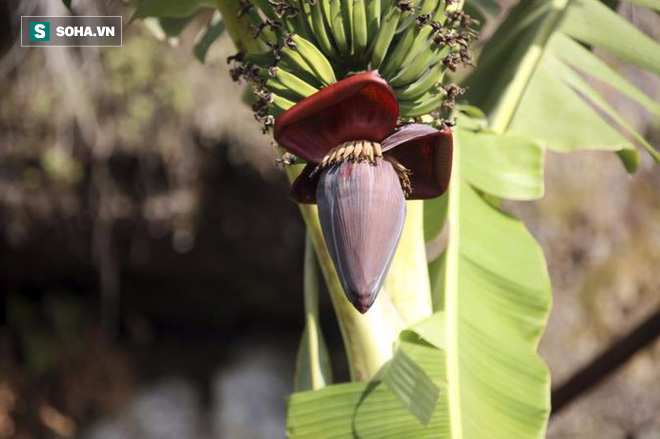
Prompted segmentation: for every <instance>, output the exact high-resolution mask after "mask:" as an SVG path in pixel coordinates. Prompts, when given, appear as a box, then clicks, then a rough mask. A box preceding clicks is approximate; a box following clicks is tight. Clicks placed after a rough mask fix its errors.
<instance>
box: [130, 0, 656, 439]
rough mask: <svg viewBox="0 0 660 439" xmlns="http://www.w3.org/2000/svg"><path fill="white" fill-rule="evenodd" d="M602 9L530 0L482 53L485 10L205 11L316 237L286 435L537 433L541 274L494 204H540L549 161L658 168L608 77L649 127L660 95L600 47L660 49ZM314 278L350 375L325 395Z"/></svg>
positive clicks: (591, 0)
mask: <svg viewBox="0 0 660 439" xmlns="http://www.w3.org/2000/svg"><path fill="white" fill-rule="evenodd" d="M170 3H171V2H169V1H164V2H162V3H160V6H159V7H162V8H165V7H166V6H168V5H169V4H170ZM182 3H185V4H186V5H187V7H186V8H183V6H182ZM607 3H610V4H606V3H605V2H601V1H599V0H521V1H519V2H517V3H516V4H515V5H514V6H513V7H512V8H511V9H510V10H509V11H508V15H507V17H506V19H505V20H504V21H503V22H502V23H501V24H500V25H499V27H498V29H497V30H496V32H495V33H494V35H493V36H492V37H491V38H490V39H489V40H488V41H487V42H486V43H485V44H484V45H481V46H476V43H475V40H476V37H477V36H478V35H479V31H478V29H479V27H480V25H481V24H482V23H483V21H484V20H487V19H489V17H491V16H493V15H494V14H497V13H498V10H499V8H498V6H497V3H496V2H494V1H492V0H472V1H468V2H466V3H465V4H464V2H463V1H459V0H217V3H215V4H213V5H212V6H213V7H215V8H217V10H218V11H219V12H220V16H221V20H222V22H223V23H224V27H225V28H226V29H227V32H228V33H229V35H230V37H231V38H232V39H233V41H234V42H235V44H236V47H237V49H238V52H237V53H236V55H235V56H232V57H230V60H229V62H230V63H231V64H232V70H231V73H232V77H233V78H234V79H236V80H239V81H241V80H243V81H246V82H247V83H248V84H250V89H251V91H252V92H253V95H254V98H253V109H254V111H255V117H256V118H257V120H258V121H259V122H260V123H261V125H262V129H263V130H264V132H265V133H269V132H273V135H274V139H275V140H276V141H277V142H278V144H279V146H281V149H282V155H281V158H280V162H282V163H284V164H286V165H287V166H286V167H285V169H286V172H287V175H288V176H289V178H290V180H291V182H292V189H291V198H292V199H293V200H294V201H296V202H298V203H299V206H300V211H301V214H302V216H303V219H304V220H305V224H306V226H307V229H308V244H307V246H306V252H307V254H306V258H305V282H304V286H305V297H304V302H305V317H306V318H305V329H304V333H303V336H302V340H301V343H300V348H299V353H298V359H297V367H296V372H295V373H296V380H295V382H296V393H294V394H293V395H291V396H290V397H289V398H288V400H287V432H286V433H287V435H288V436H289V437H292V438H352V437H353V438H354V437H360V438H379V439H382V438H424V437H429V438H431V437H433V438H451V439H463V438H466V439H472V438H541V437H544V436H545V429H546V425H547V421H548V416H549V413H550V377H549V373H548V370H547V367H546V365H545V364H544V362H543V361H542V359H541V358H540V357H539V355H538V353H537V346H538V342H539V339H540V337H541V335H542V333H543V330H544V328H545V326H546V322H547V317H548V313H549V310H550V306H551V287H550V280H549V276H548V272H547V268H546V262H545V259H544V256H543V252H542V250H541V248H540V246H539V245H538V243H537V242H536V241H535V239H534V238H533V237H532V236H531V234H530V233H529V232H528V231H527V229H526V228H525V226H524V225H523V224H522V222H520V221H519V220H517V219H516V218H515V217H514V216H513V215H512V214H511V213H509V212H507V211H506V210H505V209H504V208H503V204H502V201H503V200H505V199H510V200H534V199H538V198H540V197H542V196H543V165H544V155H545V152H546V151H547V150H548V149H551V150H556V151H562V152H570V151H575V150H580V149H594V150H607V151H614V152H616V153H617V154H618V156H619V157H620V159H621V161H622V163H623V165H624V166H625V168H626V169H627V170H628V171H629V172H630V173H633V172H634V171H635V170H636V169H637V167H638V165H639V162H640V154H639V152H638V148H641V149H643V150H646V151H647V152H648V155H649V156H650V157H651V158H652V159H653V160H655V161H656V162H658V161H660V153H658V151H657V150H655V149H654V148H653V146H652V145H650V144H649V142H648V141H647V140H645V139H644V137H643V136H642V135H641V134H639V133H638V132H637V131H636V130H635V129H634V127H633V126H632V125H631V124H629V123H628V122H627V121H626V120H625V119H624V117H623V116H622V115H621V114H619V112H618V111H617V110H616V109H615V108H613V107H612V105H611V104H609V103H608V102H607V100H606V99H605V98H604V96H603V95H602V93H601V92H600V91H599V90H600V88H599V86H602V85H604V86H607V87H610V88H614V89H615V90H617V91H619V92H621V93H623V94H625V95H627V96H628V97H629V98H631V99H633V100H634V101H636V102H637V103H639V104H640V105H641V106H643V107H644V108H646V109H647V110H649V112H650V113H651V114H653V115H654V116H656V117H659V116H660V105H659V104H658V103H657V102H655V101H654V100H653V99H651V98H649V97H648V96H646V95H645V94H644V93H643V92H642V91H640V90H639V89H638V88H637V87H635V86H634V85H633V84H631V83H630V82H629V81H627V80H626V79H625V78H624V77H622V76H621V75H620V74H619V73H617V71H616V70H615V69H614V68H612V67H611V66H609V65H608V64H607V63H605V62H604V61H602V60H601V59H600V58H598V57H597V56H596V55H595V54H594V52H593V49H594V48H598V49H600V50H602V51H605V52H608V53H609V54H611V55H613V56H614V57H618V58H619V59H621V60H622V61H625V62H628V63H632V64H635V65H637V66H639V67H641V68H643V69H646V70H648V71H649V72H651V73H653V74H656V75H660V44H658V43H657V42H655V41H653V40H652V39H650V38H649V37H648V36H646V35H645V34H643V33H642V32H641V31H640V30H638V29H637V28H635V26H633V25H632V24H631V23H629V22H628V21H626V20H625V19H624V18H623V17H621V16H619V15H617V13H616V12H615V10H613V9H612V8H611V6H612V5H611V3H612V2H607ZM630 3H640V4H643V5H644V6H646V7H649V8H654V9H656V10H659V9H660V3H659V2H657V1H655V0H643V1H642V0H631V1H630ZM154 4H155V3H154V2H153V1H150V0H142V1H141V2H140V1H138V6H137V11H138V15H140V16H149V15H159V14H156V13H152V12H145V11H146V10H148V7H149V6H153V5H154ZM145 5H146V6H145ZM175 6H176V8H175V9H176V11H181V10H183V9H185V13H183V12H177V13H176V14H179V15H186V14H190V13H193V12H194V11H196V10H197V8H204V7H209V6H210V4H209V3H208V2H207V1H193V0H189V1H188V2H177V3H176V5H175ZM177 8H178V9H177ZM468 12H469V14H468ZM176 14H174V13H172V15H175V16H176ZM470 14H472V15H473V16H474V17H476V18H477V19H475V18H472V17H471V15H470ZM160 15H161V16H162V15H167V14H165V13H162V14H160ZM214 20H215V21H213V22H210V23H209V29H210V28H211V27H212V26H213V25H217V23H218V22H219V21H218V20H219V18H218V16H216V17H215V18H214ZM213 38H214V37H213V36H211V37H207V39H206V40H207V42H210V41H212V40H213ZM205 47H208V45H206V46H205ZM473 51H474V52H477V51H478V52H479V54H480V55H479V57H478V59H477V60H476V61H475V60H474V59H473V55H472V52H473ZM457 71H458V72H459V74H457V73H456V72H457ZM465 72H467V74H465ZM452 81H453V82H456V83H457V84H453V83H452ZM466 90H467V92H466ZM457 101H458V104H457V103H456V102H457ZM317 268H320V272H321V273H322V275H323V280H324V282H325V285H326V286H327V290H328V291H329V294H330V297H331V300H332V304H333V307H334V310H335V314H336V317H337V322H338V324H339V327H340V329H341V333H342V336H343V340H344V345H345V349H346V354H347V359H348V362H349V369H350V372H351V382H349V383H332V374H331V371H330V368H329V361H328V353H327V351H326V349H325V344H324V341H323V337H322V334H321V330H320V326H319V323H318V320H319V319H318V306H317V302H318V291H319V285H318V278H317V276H316V273H317Z"/></svg>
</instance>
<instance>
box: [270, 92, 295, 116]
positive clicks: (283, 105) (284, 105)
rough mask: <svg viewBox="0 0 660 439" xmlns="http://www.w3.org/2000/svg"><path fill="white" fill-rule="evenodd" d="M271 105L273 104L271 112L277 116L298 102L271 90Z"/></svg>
mask: <svg viewBox="0 0 660 439" xmlns="http://www.w3.org/2000/svg"><path fill="white" fill-rule="evenodd" d="M270 105H271V107H270V113H271V114H272V115H273V116H275V117H277V116H279V115H281V114H282V113H284V112H285V111H286V110H288V109H289V108H291V107H293V106H294V105H296V103H295V102H293V101H291V100H289V99H287V98H285V97H283V96H280V95H278V94H275V93H272V92H271V101H270Z"/></svg>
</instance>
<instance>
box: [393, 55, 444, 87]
mask: <svg viewBox="0 0 660 439" xmlns="http://www.w3.org/2000/svg"><path fill="white" fill-rule="evenodd" d="M435 46H436V47H429V48H427V49H425V50H423V51H422V52H421V53H419V54H418V55H417V57H415V59H413V60H412V61H411V62H409V63H408V64H404V65H403V66H402V68H401V70H399V72H398V73H397V74H396V75H394V76H393V77H391V78H390V79H388V81H387V82H389V84H390V85H391V86H392V87H402V86H404V85H406V84H411V83H413V82H415V81H416V80H417V79H419V78H420V77H421V76H422V75H423V74H424V72H425V71H426V69H427V68H428V66H429V65H431V64H433V63H434V61H436V62H441V61H442V57H443V56H444V54H445V53H447V52H449V48H447V47H442V48H440V47H438V46H437V45H435Z"/></svg>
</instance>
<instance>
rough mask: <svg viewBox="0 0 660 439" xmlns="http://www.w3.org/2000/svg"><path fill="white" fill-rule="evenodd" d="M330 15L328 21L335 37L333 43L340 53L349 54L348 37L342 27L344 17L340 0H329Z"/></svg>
mask: <svg viewBox="0 0 660 439" xmlns="http://www.w3.org/2000/svg"><path fill="white" fill-rule="evenodd" d="M330 2H331V3H330V17H326V18H328V22H329V23H330V30H331V31H332V36H333V37H334V39H335V45H336V46H337V50H338V51H339V53H341V54H342V55H348V54H349V50H350V48H349V39H348V38H347V34H346V29H345V27H344V17H343V15H342V11H341V0H330Z"/></svg>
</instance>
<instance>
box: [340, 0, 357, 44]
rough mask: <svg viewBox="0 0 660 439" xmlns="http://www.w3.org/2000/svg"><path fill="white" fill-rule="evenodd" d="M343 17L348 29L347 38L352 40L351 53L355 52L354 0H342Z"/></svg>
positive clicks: (345, 26) (345, 27)
mask: <svg viewBox="0 0 660 439" xmlns="http://www.w3.org/2000/svg"><path fill="white" fill-rule="evenodd" d="M341 9H342V16H343V17H342V18H343V19H344V29H346V39H347V40H348V41H349V42H350V45H349V48H350V50H349V54H351V55H353V54H354V53H355V31H354V30H353V26H354V24H353V0H342V8H341Z"/></svg>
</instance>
